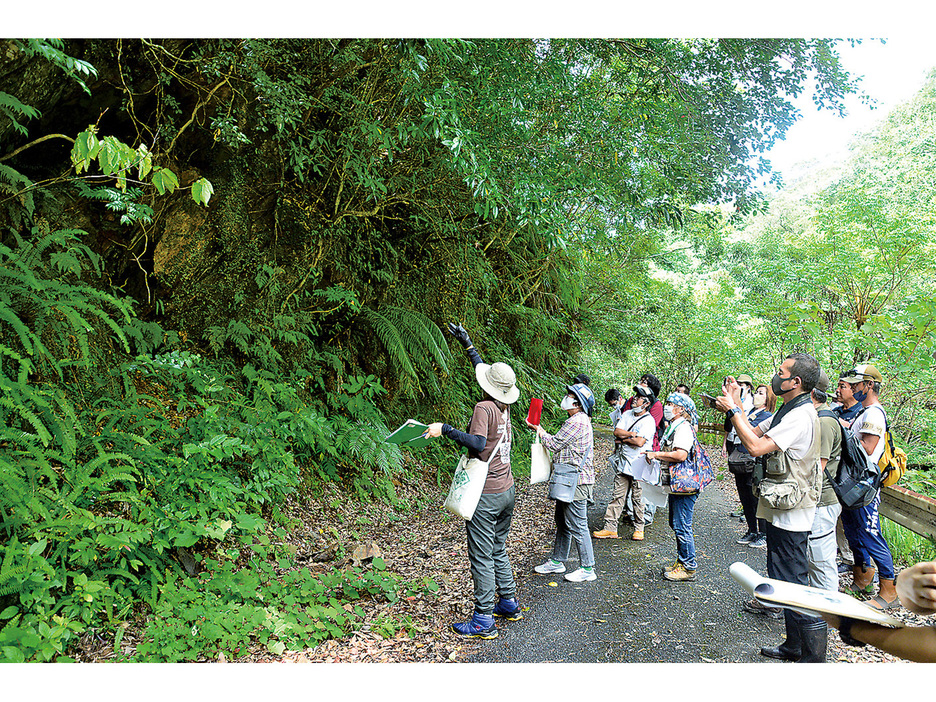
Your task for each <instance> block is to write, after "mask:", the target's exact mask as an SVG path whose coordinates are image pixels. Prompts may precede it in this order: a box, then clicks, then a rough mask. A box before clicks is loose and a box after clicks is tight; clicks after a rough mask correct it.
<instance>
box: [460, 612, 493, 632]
mask: <svg viewBox="0 0 936 702" xmlns="http://www.w3.org/2000/svg"><path fill="white" fill-rule="evenodd" d="M452 630H453V631H454V632H455V633H456V634H461V635H462V636H468V637H471V638H473V639H496V638H497V627H496V626H495V625H494V617H493V615H490V614H480V613H478V612H475V613H474V614H472V615H471V619H469V620H468V621H467V622H461V623H459V624H452Z"/></svg>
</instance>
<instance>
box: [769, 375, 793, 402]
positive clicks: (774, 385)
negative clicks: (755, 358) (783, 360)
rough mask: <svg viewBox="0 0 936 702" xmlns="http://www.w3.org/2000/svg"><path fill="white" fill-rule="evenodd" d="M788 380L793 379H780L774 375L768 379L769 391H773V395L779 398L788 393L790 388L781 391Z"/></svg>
mask: <svg viewBox="0 0 936 702" xmlns="http://www.w3.org/2000/svg"><path fill="white" fill-rule="evenodd" d="M788 380H793V379H792V378H781V377H780V376H779V375H774V377H773V378H771V379H770V389H771V390H773V394H774V395H776V396H777V397H780V396H781V395H783V394H784V393H786V392H790V390H792V388H787V389H786V390H784V389H783V384H784V383H785V382H786V381H788Z"/></svg>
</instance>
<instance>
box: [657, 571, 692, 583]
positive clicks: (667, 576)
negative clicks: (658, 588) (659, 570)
mask: <svg viewBox="0 0 936 702" xmlns="http://www.w3.org/2000/svg"><path fill="white" fill-rule="evenodd" d="M663 577H664V578H665V579H666V580H669V581H670V582H671V583H688V582H692V581H693V580H695V579H696V577H695V575H688V576H686V577H685V578H675V577H672V574H671V573H663Z"/></svg>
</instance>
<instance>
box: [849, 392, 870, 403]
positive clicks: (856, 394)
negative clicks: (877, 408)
mask: <svg viewBox="0 0 936 702" xmlns="http://www.w3.org/2000/svg"><path fill="white" fill-rule="evenodd" d="M852 397H854V398H855V399H856V400H857V401H858V402H864V401H865V398H867V397H868V393H866V392H865V391H864V390H856V391H855V392H853V393H852Z"/></svg>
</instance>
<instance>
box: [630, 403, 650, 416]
mask: <svg viewBox="0 0 936 702" xmlns="http://www.w3.org/2000/svg"><path fill="white" fill-rule="evenodd" d="M631 409H633V410H634V414H643V413H644V412H646V411H647V403H646V402H644V403H643V404H642V405H640V406H639V407H638V406H637V405H635V404H631Z"/></svg>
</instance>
